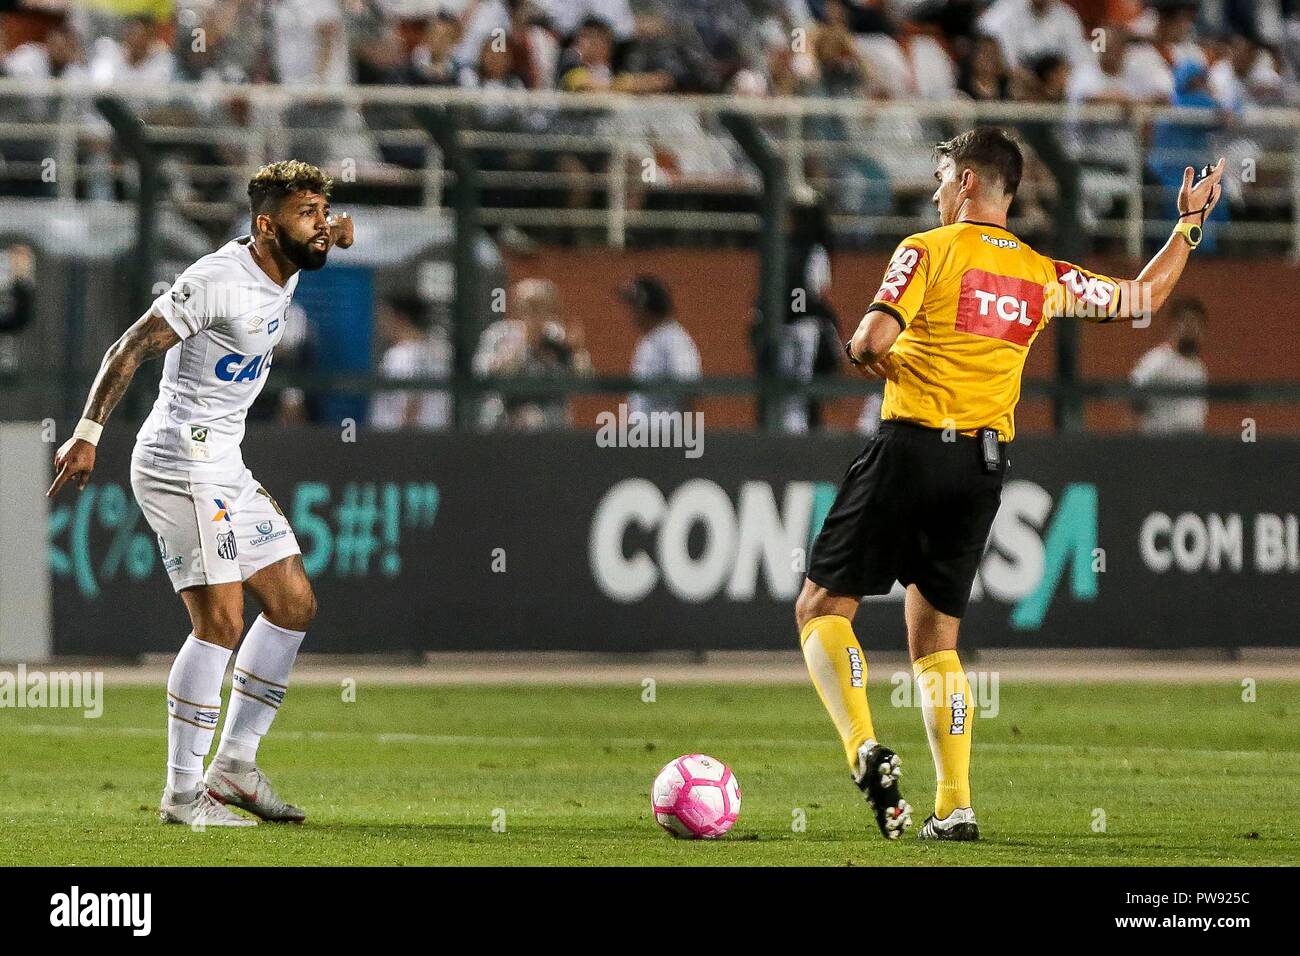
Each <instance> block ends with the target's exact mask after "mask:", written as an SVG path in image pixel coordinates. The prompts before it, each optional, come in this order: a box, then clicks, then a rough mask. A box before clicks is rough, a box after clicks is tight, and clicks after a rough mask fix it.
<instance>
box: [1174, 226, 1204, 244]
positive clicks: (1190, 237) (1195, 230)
mask: <svg viewBox="0 0 1300 956" xmlns="http://www.w3.org/2000/svg"><path fill="white" fill-rule="evenodd" d="M1174 235H1177V236H1182V237H1183V238H1184V239H1186V240H1187V244H1188V245H1189V246H1191V247H1192V248H1193V249H1195V248H1196V247H1197V246H1199V245H1200V244H1201V236H1202V235H1204V230H1202V229H1201V227H1200V226H1198V225H1197V224H1196V223H1194V222H1180V223H1179V224H1178V225H1176V226H1174Z"/></svg>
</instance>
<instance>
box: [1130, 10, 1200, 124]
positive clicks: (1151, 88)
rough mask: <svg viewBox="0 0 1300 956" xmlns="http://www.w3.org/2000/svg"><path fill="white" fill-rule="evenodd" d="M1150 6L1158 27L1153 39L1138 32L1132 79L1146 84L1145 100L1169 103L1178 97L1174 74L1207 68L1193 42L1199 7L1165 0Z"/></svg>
mask: <svg viewBox="0 0 1300 956" xmlns="http://www.w3.org/2000/svg"><path fill="white" fill-rule="evenodd" d="M1150 6H1151V7H1153V8H1154V11H1155V24H1154V26H1153V27H1152V28H1151V31H1150V35H1149V36H1143V35H1141V34H1138V33H1137V32H1136V31H1135V34H1134V41H1133V44H1132V47H1133V49H1132V53H1131V54H1129V55H1130V56H1131V57H1132V60H1133V64H1132V66H1131V67H1130V68H1129V69H1130V70H1131V73H1130V75H1132V76H1134V77H1142V78H1143V79H1144V80H1145V85H1143V86H1142V87H1140V89H1139V94H1138V95H1139V97H1140V98H1141V99H1143V100H1150V101H1158V102H1164V103H1168V102H1170V101H1171V100H1172V99H1173V97H1174V70H1175V69H1176V68H1177V67H1179V66H1180V65H1182V64H1184V63H1190V64H1194V65H1199V66H1205V65H1206V58H1205V52H1204V51H1203V50H1202V49H1201V48H1200V47H1199V46H1197V45H1196V42H1195V40H1193V38H1192V34H1193V32H1194V30H1195V28H1196V13H1197V9H1198V7H1197V4H1196V3H1195V2H1194V0H1161V2H1153V3H1151V4H1150Z"/></svg>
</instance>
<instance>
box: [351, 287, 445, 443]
mask: <svg viewBox="0 0 1300 956" xmlns="http://www.w3.org/2000/svg"><path fill="white" fill-rule="evenodd" d="M426 315H427V310H426V309H425V306H424V304H423V303H422V302H420V301H419V300H418V299H406V298H398V299H390V300H384V301H381V302H380V303H379V307H378V308H377V309H376V310H375V323H376V327H377V330H378V332H379V335H380V337H381V338H382V339H383V341H385V342H387V343H388V344H387V347H386V348H385V349H384V353H383V356H382V357H381V358H380V360H379V375H380V377H382V378H385V379H389V380H392V381H394V382H401V381H409V380H412V379H422V378H443V377H446V376H449V375H450V374H451V339H450V338H449V337H448V335H447V333H446V331H445V330H444V329H442V328H441V327H438V326H434V327H430V324H429V321H428V319H427V318H426ZM451 413H452V405H451V393H450V392H448V391H446V390H445V389H404V390H400V391H399V390H394V391H386V392H378V393H376V394H375V396H374V398H373V399H372V400H371V404H370V426H371V427H372V428H375V429H378V430H380V431H395V430H397V429H401V428H419V429H423V430H426V431H428V430H433V429H439V428H446V427H448V426H449V425H450V424H451V420H452V418H451Z"/></svg>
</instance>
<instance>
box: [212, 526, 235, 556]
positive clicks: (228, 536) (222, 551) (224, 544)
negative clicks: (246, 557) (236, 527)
mask: <svg viewBox="0 0 1300 956" xmlns="http://www.w3.org/2000/svg"><path fill="white" fill-rule="evenodd" d="M238 554H239V551H238V550H237V549H236V547H235V532H233V531H226V532H224V533H222V534H218V535H217V557H219V558H225V559H226V560H227V561H234V560H235V557H236V556H237V555H238Z"/></svg>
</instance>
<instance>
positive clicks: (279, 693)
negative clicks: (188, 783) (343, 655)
mask: <svg viewBox="0 0 1300 956" xmlns="http://www.w3.org/2000/svg"><path fill="white" fill-rule="evenodd" d="M306 633H307V632H306V631H290V630H288V629H286V628H283V627H279V626H277V625H275V624H272V623H271V622H270V621H268V620H267V619H266V618H265V617H264V616H263V615H261V614H259V615H258V616H257V620H256V621H254V622H253V626H252V627H250V628H249V629H248V634H247V635H245V637H244V643H243V644H241V645H240V647H239V654H238V655H236V657H235V673H234V675H233V677H232V678H231V684H230V713H229V714H227V716H226V726H225V727H224V728H223V730H222V731H221V745H220V746H219V747H218V748H217V756H218V757H219V758H224V759H228V760H244V761H252V760H254V759H256V757H257V745H258V744H260V743H261V742H262V737H263V735H265V734H266V732H267V731H268V730H270V729H271V721H272V720H274V719H275V712H276V711H277V710H278V709H279V707H280V704H281V702H283V700H284V693H285V691H286V690H287V689H288V684H289V672H290V671H291V670H293V662H294V659H295V658H296V657H297V656H298V648H299V647H300V646H301V645H302V639H303V637H304V636H306ZM218 687H220V684H218ZM209 739H211V738H209Z"/></svg>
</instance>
